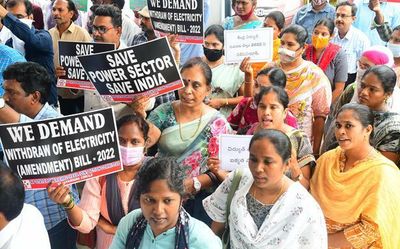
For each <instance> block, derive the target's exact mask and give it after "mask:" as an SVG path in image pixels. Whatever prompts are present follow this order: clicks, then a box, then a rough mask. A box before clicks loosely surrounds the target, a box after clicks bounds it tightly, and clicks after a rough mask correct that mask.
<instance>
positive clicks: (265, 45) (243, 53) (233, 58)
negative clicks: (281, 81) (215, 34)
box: [224, 28, 273, 64]
mask: <svg viewBox="0 0 400 249" xmlns="http://www.w3.org/2000/svg"><path fill="white" fill-rule="evenodd" d="M224 40H225V46H224V48H225V63H226V64H236V63H240V62H241V61H242V60H243V59H244V58H245V57H250V61H251V62H266V61H272V54H273V52H272V48H273V29H272V28H261V29H246V30H242V29H240V30H225V31H224Z"/></svg>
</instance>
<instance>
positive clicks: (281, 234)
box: [203, 129, 328, 249]
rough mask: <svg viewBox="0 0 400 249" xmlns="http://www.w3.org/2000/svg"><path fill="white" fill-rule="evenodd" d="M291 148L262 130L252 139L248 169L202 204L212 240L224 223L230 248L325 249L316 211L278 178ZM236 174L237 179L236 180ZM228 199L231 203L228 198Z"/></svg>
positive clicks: (294, 185)
mask: <svg viewBox="0 0 400 249" xmlns="http://www.w3.org/2000/svg"><path fill="white" fill-rule="evenodd" d="M291 147H292V145H291V141H290V139H289V138H288V137H287V136H286V135H285V134H284V133H283V132H281V131H278V130H274V129H267V130H262V131H260V132H258V133H256V134H254V136H253V138H252V139H251V141H250V148H249V152H250V157H249V159H250V160H249V167H248V168H243V169H240V170H236V171H234V172H232V173H230V174H229V176H228V178H227V179H226V180H225V181H224V182H223V183H222V184H221V185H220V186H219V187H218V189H217V190H216V191H215V192H214V193H213V194H212V195H211V196H209V197H207V198H206V199H205V200H204V201H203V205H204V208H205V210H206V212H207V214H208V215H209V216H210V217H211V218H212V219H213V221H214V222H213V224H212V226H211V229H212V230H213V231H214V232H215V233H216V234H217V235H221V234H222V233H223V232H224V230H225V229H226V227H225V223H226V222H228V224H227V225H228V226H229V231H230V233H229V235H230V240H229V241H230V248H231V249H241V248H252V249H261V248H262V249H269V248H309V249H325V248H327V244H328V243H327V234H326V227H325V221H324V217H323V214H322V211H321V209H320V207H319V206H318V204H317V202H316V201H315V200H314V199H313V198H312V197H311V195H310V194H309V193H308V192H307V190H306V189H304V187H303V186H301V185H300V183H298V182H293V181H292V180H291V179H289V178H288V177H286V176H285V174H284V172H285V171H286V170H287V168H288V167H289V161H290V159H291V154H292V153H291V151H292V149H291ZM238 172H241V174H242V175H241V177H239V181H238V180H237V179H238V177H237V174H238ZM239 174H240V173H239ZM234 183H238V185H236V186H237V187H235V185H234ZM231 194H233V198H230V197H228V196H230V195H231ZM227 202H229V204H230V205H229V208H230V211H227V208H228V206H227Z"/></svg>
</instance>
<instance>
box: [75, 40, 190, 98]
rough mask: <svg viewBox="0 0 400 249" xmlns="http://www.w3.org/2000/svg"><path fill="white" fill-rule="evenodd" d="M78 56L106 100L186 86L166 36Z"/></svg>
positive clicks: (154, 93)
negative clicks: (130, 45)
mask: <svg viewBox="0 0 400 249" xmlns="http://www.w3.org/2000/svg"><path fill="white" fill-rule="evenodd" d="M78 58H79V61H80V62H81V64H82V67H83V68H84V69H85V72H86V74H87V75H88V76H89V79H90V81H91V82H92V83H93V85H94V86H95V87H96V90H97V91H98V92H99V94H100V95H101V96H102V97H103V98H104V99H105V100H106V101H116V102H132V100H134V99H135V98H138V97H140V96H148V97H156V96H159V95H162V94H165V93H168V92H171V91H174V90H177V89H179V88H182V87H183V86H184V85H183V83H182V80H181V77H180V74H179V72H178V69H177V66H176V63H175V60H174V57H173V55H172V52H171V49H170V47H169V45H168V41H167V39H166V38H160V39H156V40H152V41H150V42H147V43H143V44H140V45H138V46H134V47H130V48H126V49H121V50H114V51H110V52H104V53H99V54H94V55H85V56H79V57H78Z"/></svg>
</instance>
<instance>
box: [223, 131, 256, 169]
mask: <svg viewBox="0 0 400 249" xmlns="http://www.w3.org/2000/svg"><path fill="white" fill-rule="evenodd" d="M252 137H253V136H250V135H231V134H221V135H220V136H219V156H218V157H219V160H220V167H221V169H223V170H227V171H232V170H235V169H237V168H243V167H247V166H248V165H249V144H250V140H251V138H252Z"/></svg>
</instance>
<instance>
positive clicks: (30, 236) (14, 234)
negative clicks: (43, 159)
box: [0, 161, 50, 249]
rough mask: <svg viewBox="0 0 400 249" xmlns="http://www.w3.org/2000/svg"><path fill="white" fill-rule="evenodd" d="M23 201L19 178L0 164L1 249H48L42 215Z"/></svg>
mask: <svg viewBox="0 0 400 249" xmlns="http://www.w3.org/2000/svg"><path fill="white" fill-rule="evenodd" d="M24 199H25V190H24V185H23V184H22V181H21V179H20V178H19V177H18V176H17V175H16V174H15V173H14V172H12V171H11V169H10V168H8V167H7V166H5V165H4V164H3V163H2V162H1V161H0V249H22V248H29V249H50V242H49V236H48V234H47V230H46V227H45V225H44V220H43V216H42V214H41V213H40V212H39V210H38V209H37V208H35V207H34V206H32V205H30V204H24Z"/></svg>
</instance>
